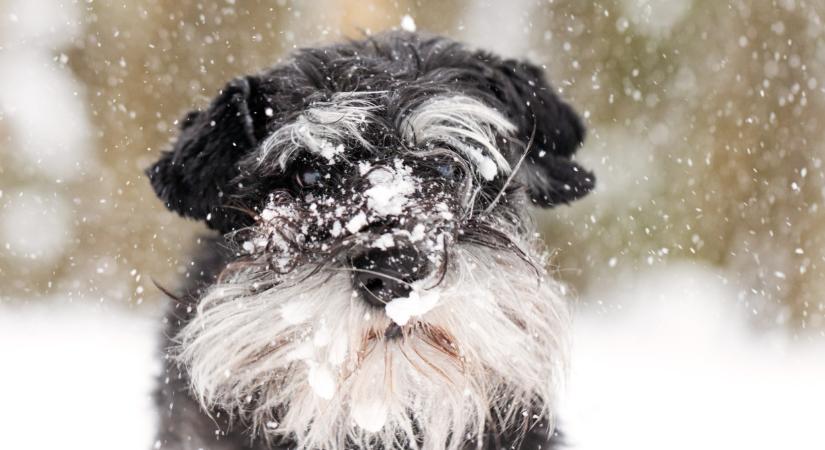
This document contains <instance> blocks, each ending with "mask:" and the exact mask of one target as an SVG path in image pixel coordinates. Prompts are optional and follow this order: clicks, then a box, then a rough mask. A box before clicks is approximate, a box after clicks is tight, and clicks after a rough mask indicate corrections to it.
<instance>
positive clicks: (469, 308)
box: [147, 32, 593, 450]
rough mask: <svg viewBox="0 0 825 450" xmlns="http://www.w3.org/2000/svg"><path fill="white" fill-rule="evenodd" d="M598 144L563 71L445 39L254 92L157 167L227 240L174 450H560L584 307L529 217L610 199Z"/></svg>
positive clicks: (312, 64)
mask: <svg viewBox="0 0 825 450" xmlns="http://www.w3.org/2000/svg"><path fill="white" fill-rule="evenodd" d="M583 136H584V129H583V127H582V125H581V123H580V121H579V119H578V118H577V116H576V115H575V113H574V112H573V111H572V109H571V108H570V107H569V106H568V105H567V104H566V103H564V102H562V101H561V100H560V99H559V98H558V97H557V96H556V95H555V94H554V93H553V91H552V90H551V88H550V87H549V86H548V85H547V83H546V81H544V79H543V76H542V74H541V70H540V69H538V68H536V67H535V66H532V65H530V64H528V63H522V62H515V61H511V60H501V59H499V58H498V57H495V56H493V55H490V54H487V53H485V52H478V51H470V50H468V49H466V48H465V47H463V46H461V45H459V44H457V43H455V42H452V41H449V40H447V39H444V38H439V37H429V36H421V35H417V34H412V33H401V32H398V33H389V34H385V35H381V36H378V37H375V38H370V39H367V40H364V41H354V42H350V43H347V44H341V45H335V46H331V47H324V48H318V49H306V50H301V51H299V52H297V53H296V54H295V55H293V57H292V58H291V59H289V60H288V61H287V62H285V63H284V64H281V65H279V66H276V67H274V68H272V69H270V70H268V71H265V72H263V73H261V74H258V75H253V76H247V77H243V78H239V79H236V80H234V81H232V82H230V83H229V84H228V85H227V86H226V87H225V88H224V89H223V90H222V92H221V93H220V94H219V95H218V96H217V97H216V99H215V100H213V102H212V103H211V104H210V105H209V107H208V108H207V109H205V110H203V111H195V112H192V113H190V114H189V115H188V116H187V117H186V119H184V121H183V122H182V124H181V133H180V136H179V137H178V139H177V141H176V142H175V144H174V148H173V149H172V150H171V151H169V152H166V153H164V155H163V156H162V157H161V159H160V160H159V162H158V163H156V164H155V165H154V166H153V167H152V168H150V169H149V170H148V171H147V173H148V175H149V177H150V179H151V181H152V185H153V187H154V188H155V190H156V192H157V193H158V195H159V197H160V198H161V199H163V200H164V201H165V202H166V204H167V206H168V207H169V208H170V209H171V210H173V211H176V212H178V213H180V214H181V215H183V216H185V217H190V218H194V219H199V220H204V221H205V222H206V223H207V224H208V225H209V226H210V227H211V228H213V229H214V230H216V231H218V232H219V234H220V235H221V236H222V237H221V238H213V239H208V240H206V241H205V243H206V245H205V249H204V251H203V255H202V256H201V258H200V259H199V260H198V263H197V266H196V270H195V271H194V272H193V273H192V274H191V275H192V277H191V281H190V284H189V289H188V290H187V293H186V294H185V295H183V296H181V297H180V298H178V305H177V306H176V307H175V308H173V310H172V311H170V314H169V316H168V330H167V336H168V337H169V342H168V344H167V345H166V346H165V347H164V358H165V361H166V368H167V370H166V374H165V375H164V377H163V378H162V380H161V381H162V383H161V388H160V390H159V394H158V399H159V405H160V407H161V411H163V412H162V427H161V432H160V436H159V440H158V442H157V445H158V446H160V448H172V449H197V448H204V449H207V448H211V449H240V448H254V449H270V448H301V449H344V448H384V449H389V448H414V449H432V450H437V449H459V448H505V447H507V448H551V447H552V446H553V445H554V442H555V441H556V440H555V439H554V438H553V421H554V411H555V403H554V402H555V399H556V393H557V392H558V389H559V387H560V385H561V384H562V380H563V373H564V366H565V362H566V356H567V355H566V348H567V346H566V329H567V309H566V297H567V294H566V291H565V288H564V286H563V285H561V284H560V283H558V282H556V281H555V280H554V279H553V278H552V277H551V276H549V274H548V273H547V272H546V270H545V267H546V263H547V261H546V259H547V257H546V252H545V251H544V250H543V246H542V245H541V243H540V242H539V241H538V240H537V239H536V233H535V232H534V229H533V227H532V225H531V221H530V220H529V217H528V216H527V215H526V209H527V208H526V207H527V205H528V204H531V203H532V204H533V205H536V206H541V207H548V206H555V205H558V204H562V203H567V202H570V201H572V200H575V199H577V198H579V197H581V196H583V195H584V194H586V193H587V192H588V191H589V190H590V189H592V187H593V177H592V175H591V174H590V173H589V172H587V171H585V170H584V169H582V168H581V167H579V166H578V165H577V164H576V163H575V162H573V161H572V160H571V159H570V158H571V155H572V154H573V152H574V151H575V150H576V148H577V147H578V146H579V145H580V143H581V141H582V139H583ZM363 261H367V263H364V262H363ZM365 280H367V281H365ZM372 282H376V283H378V284H377V285H378V286H381V287H380V288H379V287H371V285H370V284H371V283H372Z"/></svg>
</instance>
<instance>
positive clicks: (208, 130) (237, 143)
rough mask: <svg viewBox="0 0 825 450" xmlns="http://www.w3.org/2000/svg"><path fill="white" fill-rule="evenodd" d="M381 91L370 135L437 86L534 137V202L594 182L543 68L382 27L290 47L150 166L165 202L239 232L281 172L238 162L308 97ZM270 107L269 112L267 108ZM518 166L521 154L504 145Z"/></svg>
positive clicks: (191, 120) (187, 125)
mask: <svg viewBox="0 0 825 450" xmlns="http://www.w3.org/2000/svg"><path fill="white" fill-rule="evenodd" d="M350 91H388V94H387V95H386V96H384V97H383V106H384V111H383V116H382V118H383V119H384V121H383V123H376V124H374V129H373V130H370V133H369V136H370V141H371V142H373V143H374V144H376V145H391V144H396V143H398V142H400V136H399V135H400V133H399V130H397V129H395V125H396V124H398V123H399V119H400V118H401V117H403V115H404V114H405V113H407V112H408V111H410V110H411V109H413V108H415V107H416V106H417V105H419V104H421V103H422V102H423V101H425V100H427V99H428V98H431V97H432V96H433V95H435V94H445V93H462V94H465V95H469V96H471V97H475V98H478V99H480V100H482V101H484V102H485V103H487V104H488V105H490V106H492V107H494V108H496V109H498V110H499V111H501V112H502V113H504V114H505V115H506V116H507V117H508V118H509V119H510V120H511V121H512V122H513V123H515V124H516V125H517V126H518V129H519V131H518V136H517V137H518V138H519V139H521V140H523V141H524V142H527V141H529V140H530V137H531V136H533V145H532V147H531V148H530V153H529V154H528V156H527V158H526V160H525V163H524V164H523V165H522V167H521V169H520V171H519V173H518V177H517V181H518V182H520V183H521V184H522V185H524V186H525V187H526V188H527V189H528V191H529V193H530V198H531V199H532V201H533V202H534V203H535V204H536V205H538V206H542V207H548V206H555V205H558V204H563V203H568V202H570V201H573V200H576V199H577V198H580V197H582V196H584V195H585V194H587V192H589V191H590V190H591V189H592V188H593V186H594V177H593V174H592V173H590V172H588V171H586V170H585V169H583V168H581V167H580V166H579V165H577V164H576V163H575V162H573V161H572V160H571V159H570V158H571V156H572V155H573V153H574V152H575V151H576V149H577V148H578V147H579V145H580V144H581V142H582V140H583V139H584V127H583V125H582V123H581V120H580V119H579V118H578V116H577V115H576V113H575V112H574V111H573V110H572V109H571V108H570V106H568V105H567V104H566V103H565V102H563V101H562V100H561V99H559V98H558V96H557V95H556V94H555V93H554V92H553V89H552V88H551V87H550V86H549V84H548V83H547V82H546V81H545V79H544V76H543V74H542V72H541V69H539V68H538V67H536V66H534V65H532V64H530V63H526V62H519V61H515V60H503V59H501V58H499V57H497V56H495V55H492V54H489V53H486V52H482V51H470V50H468V49H467V48H465V47H464V46H462V45H461V44H459V43H456V42H453V41H450V40H448V39H445V38H441V37H422V36H420V35H417V34H412V33H402V32H397V33H390V34H386V35H382V36H380V37H375V38H369V39H366V40H363V41H353V42H350V43H347V44H340V45H334V46H330V47H322V48H310V49H304V50H300V51H298V52H297V53H296V54H295V55H294V56H293V57H292V58H291V59H290V60H289V61H288V62H287V63H285V64H282V65H279V66H276V67H274V68H272V69H270V70H267V71H264V72H262V73H260V74H258V75H254V76H247V77H243V78H238V79H236V80H233V81H232V82H230V83H229V84H227V85H226V87H224V89H223V90H222V91H221V93H220V95H218V96H217V97H216V98H215V100H213V101H212V103H211V104H210V105H209V107H208V108H207V109H206V110H205V111H194V112H191V113H189V114H188V115H187V116H186V118H185V119H184V120H183V121H182V122H181V133H180V135H179V137H178V139H177V141H176V143H175V145H174V147H173V149H172V150H171V151H169V152H165V153H164V154H163V156H162V158H161V159H160V161H158V162H157V163H156V164H155V165H154V166H152V167H151V168H149V169H148V170H147V174H148V175H149V178H150V179H151V181H152V186H153V187H154V189H155V191H156V192H157V194H158V196H159V197H160V198H161V199H162V200H163V201H164V202H165V203H166V205H167V207H168V208H169V209H171V210H173V211H175V212H177V213H179V214H181V215H183V216H185V217H189V218H193V219H198V220H206V222H207V224H208V225H209V226H210V227H211V228H213V229H216V230H219V231H221V232H228V231H231V230H233V229H238V228H241V227H243V226H245V225H248V224H249V223H250V217H249V215H247V214H243V213H242V212H240V211H239V210H238V209H236V208H241V209H244V208H245V209H254V208H255V207H257V206H259V205H260V203H261V202H262V201H263V199H264V198H265V196H266V195H267V194H268V192H266V191H267V190H266V189H257V190H256V189H251V190H250V189H244V186H246V187H249V186H254V187H258V188H260V187H262V186H265V185H266V183H272V182H277V180H273V178H275V179H277V178H278V177H279V175H281V174H278V173H269V174H263V175H264V177H263V179H262V177H261V174H258V173H255V174H253V173H244V172H243V171H242V170H241V164H240V163H241V161H242V160H243V159H244V158H246V157H248V156H249V154H250V153H251V152H253V151H254V150H255V149H256V147H257V145H258V144H259V143H260V141H261V140H262V139H263V138H264V137H265V136H266V135H267V134H268V133H270V132H272V131H274V130H276V129H277V128H279V127H280V126H281V125H283V124H285V123H288V122H289V121H291V120H292V119H294V118H295V117H296V116H297V115H298V114H300V112H301V111H302V110H304V109H305V108H306V107H307V106H309V105H310V104H312V103H313V102H317V101H320V100H325V99H328V98H329V97H330V96H331V95H332V94H333V93H336V92H350ZM267 108H269V109H270V115H269V116H268V115H267V114H265V112H266V111H267ZM507 156H508V159H509V160H510V163H511V165H514V166H515V164H516V163H517V162H518V161H519V159H520V158H521V156H522V155H521V153H520V152H518V151H512V152H510V154H509V155H507Z"/></svg>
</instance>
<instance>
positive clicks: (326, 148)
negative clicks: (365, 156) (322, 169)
mask: <svg viewBox="0 0 825 450" xmlns="http://www.w3.org/2000/svg"><path fill="white" fill-rule="evenodd" d="M319 147H320V150H321V151H320V154H321V156H323V157H324V158H326V159H327V162H329V163H330V164H332V163H334V162H335V158H336V157H338V155H341V154H343V153H344V144H338V145H333V144H332V143H331V142H329V141H326V140H321V141H320V146H319Z"/></svg>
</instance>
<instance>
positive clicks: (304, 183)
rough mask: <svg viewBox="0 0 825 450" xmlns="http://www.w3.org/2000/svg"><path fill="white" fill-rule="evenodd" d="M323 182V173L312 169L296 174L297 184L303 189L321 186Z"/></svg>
mask: <svg viewBox="0 0 825 450" xmlns="http://www.w3.org/2000/svg"><path fill="white" fill-rule="evenodd" d="M322 180H323V177H322V176H321V172H320V171H319V170H318V169H314V168H311V167H308V168H305V169H303V170H300V171H299V172H298V173H297V174H295V184H296V185H298V187H300V188H303V189H307V188H314V187H316V186H320V185H321V181H322Z"/></svg>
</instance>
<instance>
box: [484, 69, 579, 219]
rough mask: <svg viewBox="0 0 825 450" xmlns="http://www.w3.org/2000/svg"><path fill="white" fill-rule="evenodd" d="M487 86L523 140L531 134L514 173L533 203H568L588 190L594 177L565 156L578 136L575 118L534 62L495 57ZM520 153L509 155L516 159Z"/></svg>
mask: <svg viewBox="0 0 825 450" xmlns="http://www.w3.org/2000/svg"><path fill="white" fill-rule="evenodd" d="M487 61H488V62H489V63H491V64H492V66H493V77H492V78H493V82H492V85H493V90H494V91H495V94H496V96H497V97H498V99H499V100H500V101H502V102H503V103H504V105H505V107H506V108H507V111H506V112H507V115H508V116H509V118H510V119H511V120H512V121H513V122H514V123H515V124H516V126H517V127H518V129H519V136H520V138H521V139H523V140H524V141H525V142H527V141H528V139H530V137H531V136H532V143H531V146H530V148H529V152H528V154H527V155H526V156H525V157H524V161H523V163H522V165H521V166H520V168H519V171H518V174H517V176H518V177H519V179H520V180H521V181H522V183H524V185H525V186H527V189H528V191H529V194H530V199H531V200H532V201H533V203H534V204H536V205H538V206H542V207H551V206H555V205H559V204H565V203H569V202H571V201H573V200H576V199H579V198H581V197H583V196H584V195H586V194H587V193H588V192H590V191H591V190H592V189H593V187H594V186H595V177H594V176H593V174H592V173H591V172H589V171H588V170H586V169H584V168H583V167H581V166H580V165H578V164H576V162H574V161H572V160H571V157H572V156H573V154H574V153H575V152H576V150H577V149H578V148H579V146H580V145H581V143H582V142H583V141H584V136H585V128H584V125H583V124H582V121H581V119H580V118H579V116H578V115H577V114H576V112H575V111H574V110H573V108H571V107H570V105H568V104H567V103H565V102H564V101H563V100H562V99H560V98H559V97H558V96H557V95H556V94H555V93H554V92H553V89H552V87H550V85H549V83H548V82H547V81H546V80H545V77H544V73H543V71H542V69H540V68H539V67H537V66H535V65H533V64H530V63H528V62H524V61H516V60H512V59H509V60H504V61H500V60H498V61H496V58H490V59H488V60H487ZM522 156H523V155H522V154H513V155H510V162H511V164H516V163H517V162H518V161H519V160H520V159H521V157H522Z"/></svg>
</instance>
